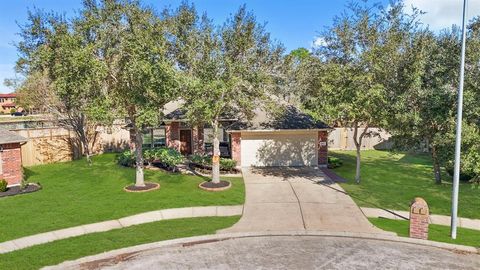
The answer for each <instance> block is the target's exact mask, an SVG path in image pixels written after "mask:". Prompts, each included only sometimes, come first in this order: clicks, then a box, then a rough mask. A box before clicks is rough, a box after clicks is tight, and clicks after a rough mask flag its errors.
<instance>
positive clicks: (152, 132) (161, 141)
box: [143, 128, 165, 148]
mask: <svg viewBox="0 0 480 270" xmlns="http://www.w3.org/2000/svg"><path fill="white" fill-rule="evenodd" d="M163 146H165V129H164V128H153V129H148V130H146V131H145V132H144V133H143V147H145V148H154V147H163Z"/></svg>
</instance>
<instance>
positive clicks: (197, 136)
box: [192, 127, 205, 154]
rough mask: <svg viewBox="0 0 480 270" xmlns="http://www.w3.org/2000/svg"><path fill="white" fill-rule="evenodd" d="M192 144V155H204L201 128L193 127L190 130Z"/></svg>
mask: <svg viewBox="0 0 480 270" xmlns="http://www.w3.org/2000/svg"><path fill="white" fill-rule="evenodd" d="M192 144H193V153H194V154H203V153H205V144H204V141H203V127H195V128H193V129H192Z"/></svg>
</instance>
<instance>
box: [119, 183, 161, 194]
mask: <svg viewBox="0 0 480 270" xmlns="http://www.w3.org/2000/svg"><path fill="white" fill-rule="evenodd" d="M159 188H160V184H158V183H151V182H146V183H145V186H144V187H137V186H135V185H130V186H126V187H124V188H123V190H125V191H126V192H147V191H151V190H156V189H159Z"/></svg>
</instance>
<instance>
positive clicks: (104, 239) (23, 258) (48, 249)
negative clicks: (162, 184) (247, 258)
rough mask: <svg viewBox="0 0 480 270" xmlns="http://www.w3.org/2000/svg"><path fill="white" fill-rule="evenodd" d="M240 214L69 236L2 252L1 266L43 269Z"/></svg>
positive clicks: (214, 226)
mask: <svg viewBox="0 0 480 270" xmlns="http://www.w3.org/2000/svg"><path fill="white" fill-rule="evenodd" d="M238 219H239V217H238V216H236V217H207V218H190V219H175V220H165V221H159V222H153V223H147V224H142V225H137V226H132V227H128V228H124V229H117V230H113V231H108V232H103V233H93V234H88V235H84V236H79V237H74V238H68V239H64V240H59V241H54V242H51V243H47V244H43V245H38V246H33V247H30V248H26V249H23V250H19V251H15V252H12V253H7V254H0V269H9V270H16V269H39V268H41V267H43V266H47V265H56V264H59V263H61V262H63V261H66V260H74V259H78V258H81V257H85V256H89V255H94V254H98V253H101V252H105V251H109V250H114V249H119V248H123V247H128V246H134V245H139V244H144V243H150V242H156V241H162V240H168V239H174V238H182V237H190V236H195V235H205V234H213V233H215V231H216V230H219V229H222V228H227V227H230V226H232V225H233V224H235V223H236V222H237V221H238Z"/></svg>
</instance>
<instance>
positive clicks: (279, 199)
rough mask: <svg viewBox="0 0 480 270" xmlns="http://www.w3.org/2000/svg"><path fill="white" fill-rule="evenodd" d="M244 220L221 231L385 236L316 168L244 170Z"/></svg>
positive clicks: (340, 189)
mask: <svg viewBox="0 0 480 270" xmlns="http://www.w3.org/2000/svg"><path fill="white" fill-rule="evenodd" d="M242 173H243V178H244V181H245V188H246V200H245V205H244V212H243V216H242V218H241V219H240V221H239V222H238V223H237V224H235V225H234V226H233V227H231V228H228V229H224V230H221V231H219V233H223V232H225V233H227V232H228V233H231V232H261V231H301V230H311V231H337V232H338V231H340V232H341V231H347V232H365V233H385V234H391V233H388V232H385V231H383V230H380V229H378V228H376V227H374V226H373V225H372V224H371V223H370V222H369V221H368V220H367V218H366V217H365V215H364V214H363V213H362V211H361V209H360V208H359V207H358V206H357V205H356V204H355V203H354V202H353V200H352V199H351V198H350V197H349V196H348V195H346V194H345V193H344V190H343V189H342V188H341V187H340V186H339V185H338V184H336V183H334V182H332V181H331V180H330V179H329V178H328V177H327V176H325V175H324V174H323V172H322V171H321V170H319V169H318V168H315V167H271V168H243V169H242Z"/></svg>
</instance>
